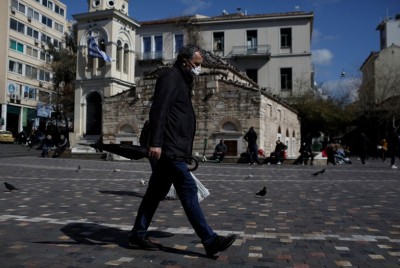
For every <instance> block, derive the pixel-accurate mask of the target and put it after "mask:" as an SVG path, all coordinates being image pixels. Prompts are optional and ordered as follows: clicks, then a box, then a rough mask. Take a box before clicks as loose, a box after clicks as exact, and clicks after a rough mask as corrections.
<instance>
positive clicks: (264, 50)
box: [230, 45, 271, 56]
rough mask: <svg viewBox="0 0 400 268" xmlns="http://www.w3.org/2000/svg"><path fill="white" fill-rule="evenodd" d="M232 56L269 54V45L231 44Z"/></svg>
mask: <svg viewBox="0 0 400 268" xmlns="http://www.w3.org/2000/svg"><path fill="white" fill-rule="evenodd" d="M230 54H231V55H232V56H256V55H260V56H262V55H268V56H269V55H271V46H270V45H259V46H233V47H232V51H231V53H230Z"/></svg>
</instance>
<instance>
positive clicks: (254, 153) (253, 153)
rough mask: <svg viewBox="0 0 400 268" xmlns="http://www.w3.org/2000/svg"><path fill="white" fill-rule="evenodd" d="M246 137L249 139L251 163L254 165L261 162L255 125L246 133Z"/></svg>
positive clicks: (248, 146) (248, 147)
mask: <svg viewBox="0 0 400 268" xmlns="http://www.w3.org/2000/svg"><path fill="white" fill-rule="evenodd" d="M244 139H245V141H247V149H248V158H249V164H250V165H253V164H254V162H255V163H257V164H261V163H260V161H259V159H258V146H257V133H256V131H255V130H254V127H250V129H249V130H248V131H247V133H246V135H244Z"/></svg>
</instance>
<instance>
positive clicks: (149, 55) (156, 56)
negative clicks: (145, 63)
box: [138, 51, 164, 60]
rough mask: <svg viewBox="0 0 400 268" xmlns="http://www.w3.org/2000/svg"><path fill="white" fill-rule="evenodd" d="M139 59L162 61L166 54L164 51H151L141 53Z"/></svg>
mask: <svg viewBox="0 0 400 268" xmlns="http://www.w3.org/2000/svg"><path fill="white" fill-rule="evenodd" d="M138 57H139V60H162V59H164V53H163V52H162V51H149V52H144V53H140V54H139V55H138Z"/></svg>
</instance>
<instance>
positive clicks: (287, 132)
mask: <svg viewBox="0 0 400 268" xmlns="http://www.w3.org/2000/svg"><path fill="white" fill-rule="evenodd" d="M286 137H289V129H286Z"/></svg>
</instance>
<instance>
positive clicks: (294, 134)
mask: <svg viewBox="0 0 400 268" xmlns="http://www.w3.org/2000/svg"><path fill="white" fill-rule="evenodd" d="M292 137H293V138H295V137H296V133H295V132H294V130H293V134H292Z"/></svg>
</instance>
